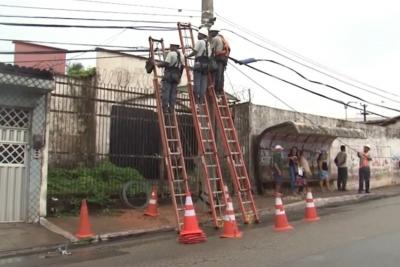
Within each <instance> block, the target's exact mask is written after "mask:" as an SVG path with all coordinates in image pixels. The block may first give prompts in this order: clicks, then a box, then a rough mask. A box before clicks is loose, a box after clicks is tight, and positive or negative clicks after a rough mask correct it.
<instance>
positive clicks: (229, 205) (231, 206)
mask: <svg viewBox="0 0 400 267" xmlns="http://www.w3.org/2000/svg"><path fill="white" fill-rule="evenodd" d="M226 210H233V204H232V202H228V206H227V207H226Z"/></svg>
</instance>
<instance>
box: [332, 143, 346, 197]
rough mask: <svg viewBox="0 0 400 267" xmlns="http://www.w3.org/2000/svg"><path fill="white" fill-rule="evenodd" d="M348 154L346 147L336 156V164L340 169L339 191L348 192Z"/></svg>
mask: <svg viewBox="0 0 400 267" xmlns="http://www.w3.org/2000/svg"><path fill="white" fill-rule="evenodd" d="M346 162H347V154H346V147H345V146H344V145H342V146H340V152H339V153H338V154H337V155H336V158H335V164H336V166H337V169H338V178H337V189H338V190H339V191H346V183H347V164H346Z"/></svg>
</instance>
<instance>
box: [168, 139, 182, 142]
mask: <svg viewBox="0 0 400 267" xmlns="http://www.w3.org/2000/svg"><path fill="white" fill-rule="evenodd" d="M167 141H168V142H178V141H179V139H167Z"/></svg>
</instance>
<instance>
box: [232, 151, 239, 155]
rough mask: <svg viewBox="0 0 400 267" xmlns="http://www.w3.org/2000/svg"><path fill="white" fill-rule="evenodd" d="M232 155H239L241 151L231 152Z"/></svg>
mask: <svg viewBox="0 0 400 267" xmlns="http://www.w3.org/2000/svg"><path fill="white" fill-rule="evenodd" d="M231 154H232V155H239V154H240V153H239V152H231Z"/></svg>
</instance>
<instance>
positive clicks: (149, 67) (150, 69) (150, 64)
mask: <svg viewBox="0 0 400 267" xmlns="http://www.w3.org/2000/svg"><path fill="white" fill-rule="evenodd" d="M154 67H155V66H154V60H153V59H152V58H151V54H150V51H149V58H148V59H147V60H146V64H145V66H144V68H145V69H146V72H147V73H149V74H150V73H152V72H153V70H154Z"/></svg>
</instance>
